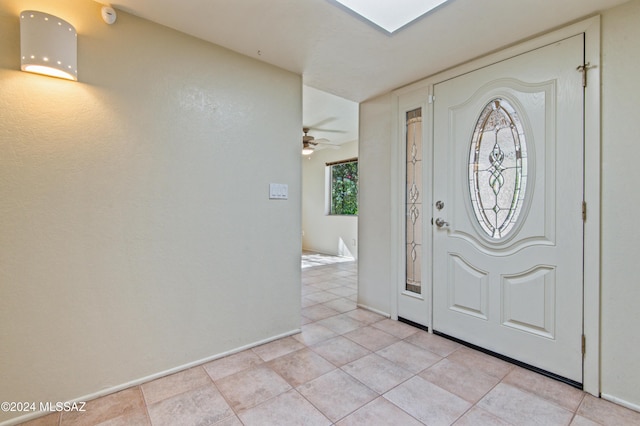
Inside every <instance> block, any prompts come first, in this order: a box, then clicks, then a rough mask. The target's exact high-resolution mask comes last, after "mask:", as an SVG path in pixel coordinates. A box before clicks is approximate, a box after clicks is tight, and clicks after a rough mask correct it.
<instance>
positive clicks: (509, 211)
mask: <svg viewBox="0 0 640 426" xmlns="http://www.w3.org/2000/svg"><path fill="white" fill-rule="evenodd" d="M526 185H527V147H526V141H525V135H524V129H523V127H522V122H521V121H520V117H519V115H518V113H517V112H516V109H515V108H514V107H513V105H512V104H511V103H510V102H509V101H508V100H506V99H504V98H495V99H492V100H491V101H490V102H489V103H487V105H486V106H485V107H484V109H483V110H482V112H481V113H480V117H479V118H478V121H477V122H476V125H475V130H474V132H473V136H472V138H471V149H470V152H469V193H470V195H471V205H472V206H473V211H474V213H475V216H476V220H477V221H478V224H479V225H480V227H481V228H482V230H483V231H484V232H485V233H486V234H487V236H489V237H490V238H491V239H494V240H499V239H503V238H505V237H506V236H507V235H508V234H509V232H510V231H511V230H512V229H513V227H514V225H515V224H516V222H517V219H518V216H519V214H520V210H521V209H522V203H523V199H524V195H525V190H526Z"/></svg>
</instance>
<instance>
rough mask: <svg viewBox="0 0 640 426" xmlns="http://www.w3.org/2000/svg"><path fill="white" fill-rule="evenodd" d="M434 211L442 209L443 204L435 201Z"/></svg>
mask: <svg viewBox="0 0 640 426" xmlns="http://www.w3.org/2000/svg"><path fill="white" fill-rule="evenodd" d="M436 209H438V210H442V209H444V203H443V202H442V201H440V200H438V201H436Z"/></svg>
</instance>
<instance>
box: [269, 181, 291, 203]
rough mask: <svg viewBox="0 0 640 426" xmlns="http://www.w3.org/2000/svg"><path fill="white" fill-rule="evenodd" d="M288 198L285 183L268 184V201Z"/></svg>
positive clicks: (287, 188) (287, 186)
mask: <svg viewBox="0 0 640 426" xmlns="http://www.w3.org/2000/svg"><path fill="white" fill-rule="evenodd" d="M288 198H289V185H287V184H286V183H270V184H269V199H270V200H286V199H288Z"/></svg>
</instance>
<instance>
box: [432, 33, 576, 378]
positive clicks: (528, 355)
mask: <svg viewBox="0 0 640 426" xmlns="http://www.w3.org/2000/svg"><path fill="white" fill-rule="evenodd" d="M583 44H584V43H583V36H582V35H579V36H574V37H571V38H568V39H565V40H562V41H560V42H558V43H554V44H551V45H548V46H546V47H542V48H539V49H537V50H534V51H531V52H528V53H525V54H522V55H519V56H516V57H513V58H511V59H508V60H505V61H502V62H499V63H496V64H494V65H491V66H488V67H485V68H482V69H479V70H476V71H474V72H471V73H468V74H465V75H462V76H459V77H456V78H453V79H451V80H447V81H444V82H442V83H439V84H436V85H435V86H434V92H433V93H434V96H435V102H434V161H433V185H434V186H433V188H434V189H433V201H434V208H433V218H434V225H433V226H434V228H433V329H434V330H435V331H437V332H441V333H443V334H446V335H450V336H452V337H455V338H458V339H461V340H463V341H466V342H469V343H472V344H475V345H477V346H480V347H483V348H486V349H488V350H491V351H493V352H496V353H499V354H502V355H505V356H507V357H510V358H513V359H516V360H518V361H521V362H524V363H526V364H529V365H532V366H535V367H538V368H540V369H543V370H546V371H549V372H551V373H554V374H556V375H559V376H562V377H564V378H568V379H570V380H572V381H575V382H578V383H581V382H582V306H583V304H582V303H583V302H582V294H583V264H582V259H583V221H582V201H583V87H582V77H581V74H580V73H579V72H578V71H577V70H576V67H577V66H579V65H581V64H582V63H583Z"/></svg>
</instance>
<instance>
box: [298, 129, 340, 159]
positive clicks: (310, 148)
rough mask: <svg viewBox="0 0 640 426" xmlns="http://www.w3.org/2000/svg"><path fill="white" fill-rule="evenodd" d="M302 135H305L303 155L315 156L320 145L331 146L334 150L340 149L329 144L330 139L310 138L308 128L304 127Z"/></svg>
mask: <svg viewBox="0 0 640 426" xmlns="http://www.w3.org/2000/svg"><path fill="white" fill-rule="evenodd" d="M302 133H304V135H303V136H302V155H311V154H313V152H314V151H315V149H316V147H318V145H320V147H324V146H330V147H332V148H333V149H340V147H339V146H338V145H335V144H332V143H329V139H325V138H320V139H316V138H314V137H313V136H309V135H308V134H307V133H309V128H308V127H303V128H302ZM320 147H318V149H320Z"/></svg>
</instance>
